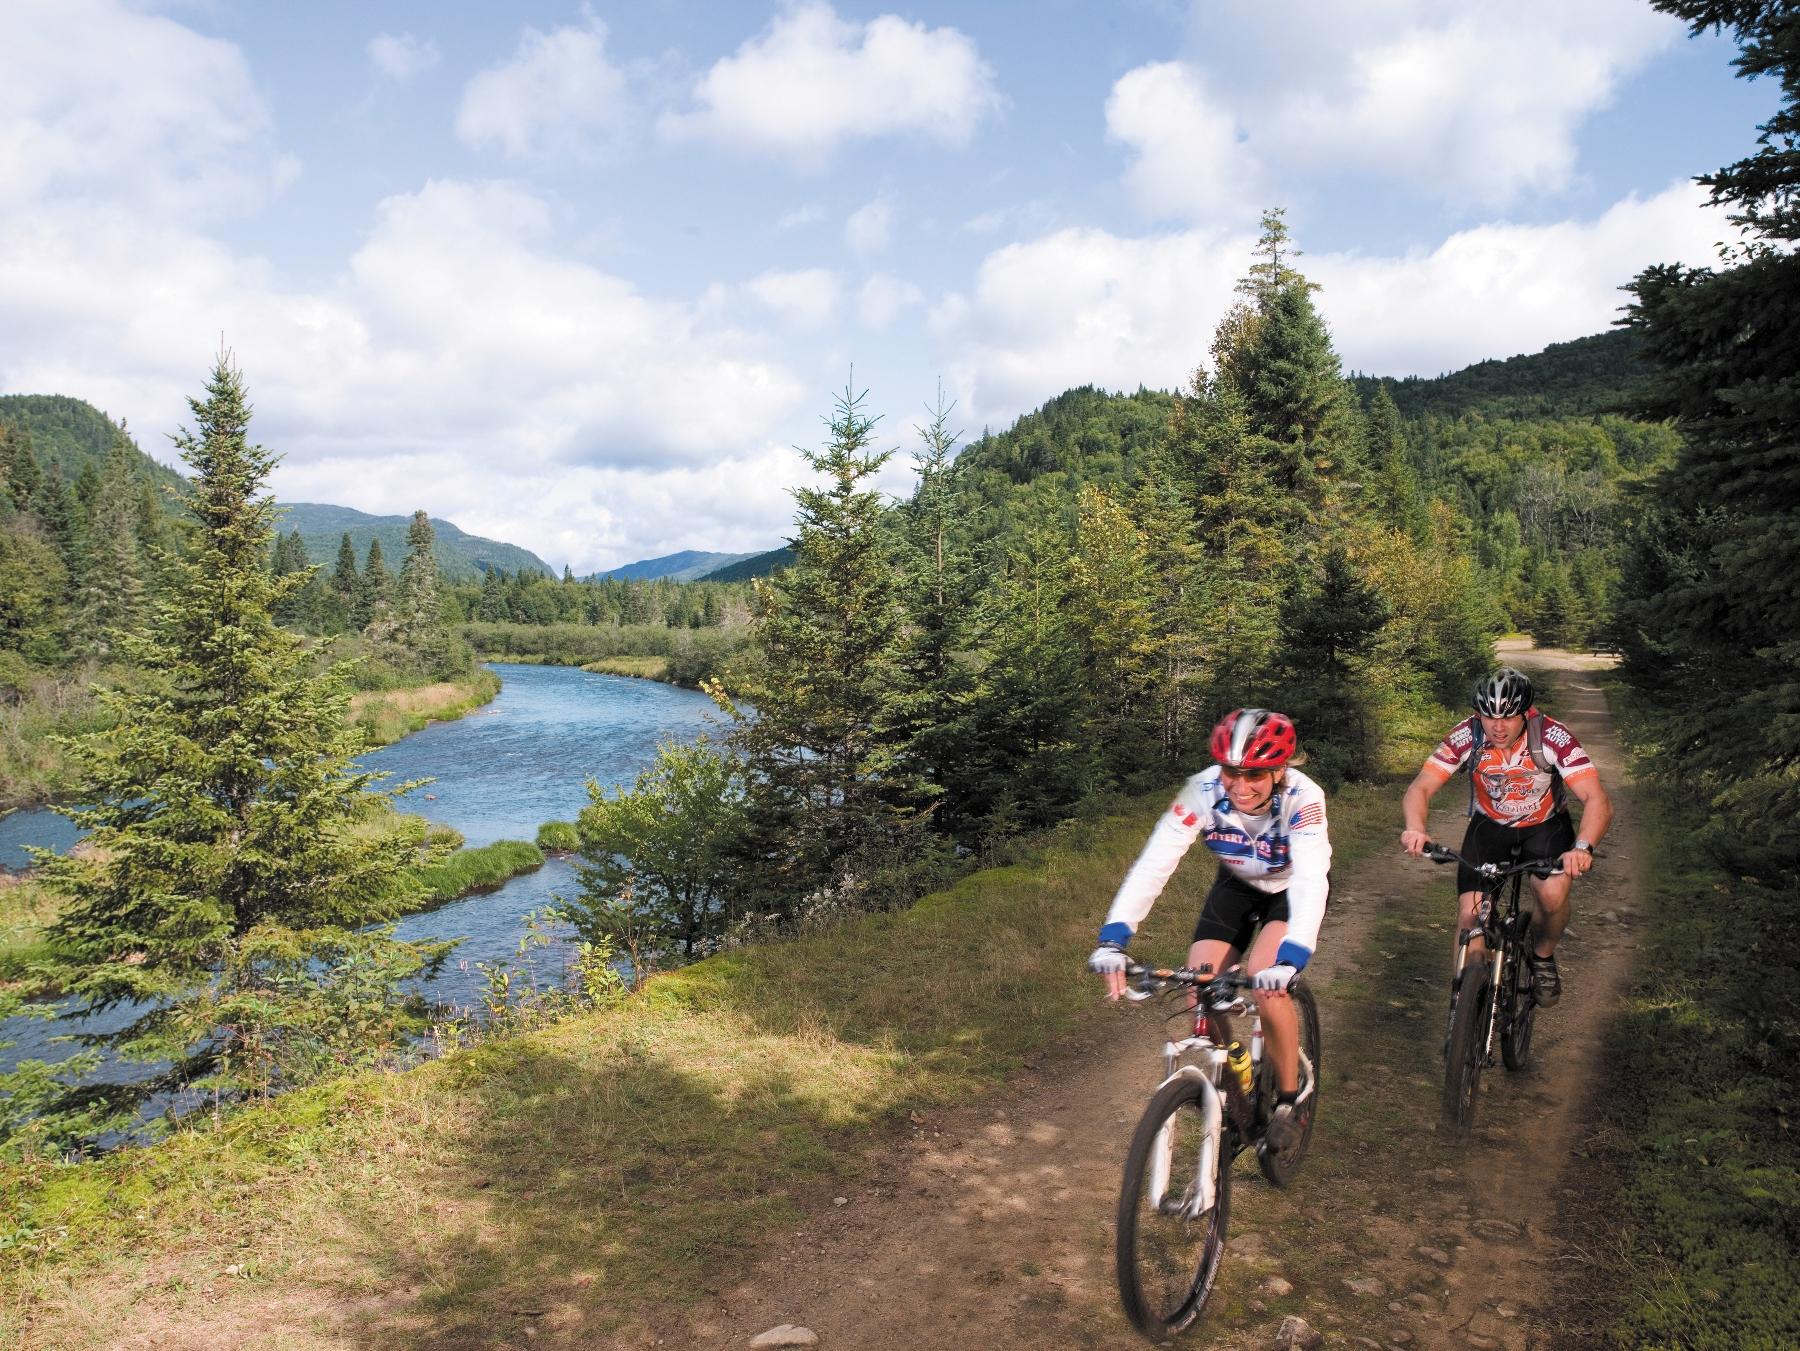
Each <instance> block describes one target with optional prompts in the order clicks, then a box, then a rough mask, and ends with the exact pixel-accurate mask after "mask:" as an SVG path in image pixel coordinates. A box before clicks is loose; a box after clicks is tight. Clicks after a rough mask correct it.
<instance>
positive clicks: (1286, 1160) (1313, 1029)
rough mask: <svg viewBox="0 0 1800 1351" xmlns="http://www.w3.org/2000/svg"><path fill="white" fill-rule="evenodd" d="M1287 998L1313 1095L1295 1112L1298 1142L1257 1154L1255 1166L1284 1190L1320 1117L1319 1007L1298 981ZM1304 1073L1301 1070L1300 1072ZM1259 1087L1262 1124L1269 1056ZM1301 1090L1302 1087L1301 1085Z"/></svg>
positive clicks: (1270, 1082)
mask: <svg viewBox="0 0 1800 1351" xmlns="http://www.w3.org/2000/svg"><path fill="white" fill-rule="evenodd" d="M1288 997H1289V998H1291V999H1292V1000H1293V1001H1294V1012H1295V1013H1297V1014H1298V1015H1299V1022H1300V1051H1301V1053H1302V1054H1303V1055H1304V1056H1305V1057H1306V1058H1307V1059H1308V1060H1310V1061H1311V1062H1312V1074H1313V1078H1312V1086H1313V1089H1312V1093H1311V1095H1310V1096H1308V1097H1307V1099H1306V1100H1305V1101H1304V1102H1302V1103H1301V1104H1300V1105H1299V1107H1298V1108H1297V1109H1296V1115H1297V1116H1298V1117H1299V1119H1300V1138H1299V1139H1298V1140H1296V1141H1294V1143H1293V1144H1291V1145H1289V1146H1288V1147H1287V1148H1286V1149H1284V1150H1282V1151H1281V1152H1280V1153H1279V1154H1278V1153H1276V1152H1275V1151H1274V1150H1272V1149H1267V1148H1264V1149H1259V1150H1257V1152H1256V1166H1257V1167H1258V1168H1260V1169H1262V1175H1263V1176H1264V1177H1266V1178H1268V1179H1269V1181H1271V1182H1273V1183H1274V1184H1275V1185H1276V1186H1277V1187H1285V1186H1287V1184H1288V1183H1289V1182H1291V1181H1293V1179H1294V1174H1295V1173H1296V1172H1298V1171H1299V1169H1300V1164H1301V1162H1302V1161H1303V1160H1304V1159H1305V1158H1306V1151H1307V1147H1308V1146H1310V1145H1311V1144H1312V1133H1313V1122H1314V1121H1315V1120H1316V1119H1317V1118H1318V1115H1319V1077H1320V1061H1319V1043H1320V1037H1319V1004H1318V1001H1317V1000H1315V999H1314V998H1313V992H1312V990H1311V989H1309V988H1308V987H1307V986H1306V985H1304V984H1302V983H1301V982H1299V981H1296V982H1294V983H1293V984H1292V985H1290V986H1289V987H1288ZM1302 1073H1304V1070H1303V1071H1302ZM1261 1077H1262V1083H1261V1087H1260V1090H1259V1092H1258V1100H1259V1102H1260V1104H1261V1109H1262V1113H1263V1117H1264V1120H1265V1121H1266V1120H1267V1118H1268V1116H1269V1114H1270V1113H1272V1112H1273V1111H1274V1110H1275V1090H1276V1082H1275V1067H1274V1066H1273V1065H1271V1064H1270V1063H1269V1056H1268V1055H1267V1054H1266V1042H1265V1054H1264V1056H1263V1063H1262V1076H1261ZM1301 1086H1302V1087H1305V1084H1304V1083H1302V1085H1301Z"/></svg>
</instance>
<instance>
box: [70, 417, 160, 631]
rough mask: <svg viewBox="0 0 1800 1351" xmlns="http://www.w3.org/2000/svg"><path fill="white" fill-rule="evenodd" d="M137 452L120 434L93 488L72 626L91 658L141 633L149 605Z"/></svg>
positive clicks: (115, 437)
mask: <svg viewBox="0 0 1800 1351" xmlns="http://www.w3.org/2000/svg"><path fill="white" fill-rule="evenodd" d="M137 461H138V452H137V450H136V448H135V447H134V446H132V444H131V443H130V442H129V441H128V440H127V439H126V438H125V434H124V433H123V432H118V433H115V435H114V437H113V443H112V447H111V448H110V449H109V450H108V451H107V454H106V461H105V464H104V466H103V468H102V470H101V472H100V475H99V478H98V485H97V487H96V488H95V490H94V502H93V509H92V512H91V513H90V519H89V524H88V547H87V560H86V562H87V568H86V575H85V576H84V577H83V579H82V582H81V603H80V607H79V611H78V620H77V628H78V630H79V632H80V634H81V639H82V642H83V644H84V645H85V647H86V649H87V650H88V651H89V652H90V653H92V654H93V655H94V656H97V657H100V658H103V659H104V658H108V657H111V656H113V655H114V654H115V652H116V650H117V648H118V645H119V643H120V642H121V640H122V639H125V638H129V637H130V636H132V635H134V634H137V633H138V632H140V631H141V629H142V627H143V625H144V622H145V620H146V619H147V617H148V616H147V611H148V606H149V598H148V596H147V595H146V592H145V586H144V565H143V559H142V556H141V554H140V552H139V550H138V542H137V519H138V501H139V497H140V492H141V485H140V483H139V481H138V473H137Z"/></svg>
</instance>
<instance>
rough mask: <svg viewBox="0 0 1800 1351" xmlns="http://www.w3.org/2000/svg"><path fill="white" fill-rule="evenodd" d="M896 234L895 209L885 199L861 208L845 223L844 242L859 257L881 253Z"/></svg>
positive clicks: (879, 198)
mask: <svg viewBox="0 0 1800 1351" xmlns="http://www.w3.org/2000/svg"><path fill="white" fill-rule="evenodd" d="M893 233H894V208H893V205H892V203H890V202H889V201H888V199H887V198H885V197H877V198H876V199H875V200H874V201H872V202H867V203H865V204H864V205H862V206H859V207H858V208H857V209H856V210H854V211H852V212H851V213H850V217H849V219H848V220H846V221H845V222H844V242H845V243H846V244H848V245H849V246H850V251H851V252H852V253H854V254H856V255H858V256H859V257H867V256H868V255H869V254H872V253H880V252H881V251H882V250H883V249H885V248H886V247H887V246H888V241H889V240H890V239H891V238H892V237H893Z"/></svg>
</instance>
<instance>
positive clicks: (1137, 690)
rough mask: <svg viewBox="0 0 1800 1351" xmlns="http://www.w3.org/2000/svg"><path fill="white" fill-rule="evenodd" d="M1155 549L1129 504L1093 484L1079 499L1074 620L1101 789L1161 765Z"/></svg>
mask: <svg viewBox="0 0 1800 1351" xmlns="http://www.w3.org/2000/svg"><path fill="white" fill-rule="evenodd" d="M1154 590H1155V588H1154V586H1153V584H1152V578H1151V574H1150V567H1149V552H1148V550H1147V548H1146V547H1145V543H1144V540H1143V537H1142V536H1141V535H1139V534H1138V531H1137V527H1136V526H1135V525H1134V524H1133V523H1132V520H1131V515H1130V513H1129V512H1128V511H1126V510H1125V508H1124V507H1123V506H1121V505H1120V504H1119V503H1117V502H1115V501H1114V500H1113V499H1112V498H1111V497H1109V496H1108V495H1107V494H1106V493H1104V492H1101V491H1100V490H1099V489H1097V488H1095V487H1093V486H1092V485H1090V486H1088V487H1086V488H1083V489H1082V491H1081V496H1080V498H1079V499H1078V502H1077V515H1076V524H1075V551H1074V553H1073V555H1072V556H1071V557H1070V559H1069V598H1068V609H1069V621H1070V623H1071V625H1072V626H1073V630H1074V633H1075V635H1076V637H1077V642H1078V655H1077V662H1076V669H1077V670H1078V671H1079V672H1080V677H1079V678H1080V689H1081V695H1082V698H1081V704H1082V730H1081V740H1082V743H1083V746H1084V749H1085V750H1086V752H1087V754H1088V756H1089V757H1090V758H1091V762H1092V763H1093V764H1094V765H1095V767H1096V772H1095V773H1094V774H1092V775H1091V776H1090V778H1091V779H1092V780H1094V781H1095V783H1096V786H1098V785H1099V784H1106V785H1107V786H1111V785H1112V784H1117V783H1120V782H1124V781H1126V780H1128V779H1129V778H1130V777H1131V776H1132V775H1133V773H1134V771H1139V770H1146V769H1150V768H1152V767H1153V766H1155V765H1156V764H1157V762H1158V760H1159V758H1160V757H1159V755H1158V750H1159V743H1160V740H1161V735H1160V733H1161V715H1160V711H1159V709H1158V706H1157V704H1156V701H1155V695H1156V690H1157V677H1158V675H1159V674H1160V670H1159V666H1160V656H1161V654H1160V652H1159V651H1158V647H1159V644H1158V642H1157V635H1156V632H1155V623H1154V614H1153V608H1152V606H1153V595H1154Z"/></svg>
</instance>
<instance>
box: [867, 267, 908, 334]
mask: <svg viewBox="0 0 1800 1351" xmlns="http://www.w3.org/2000/svg"><path fill="white" fill-rule="evenodd" d="M924 303H925V293H924V292H923V291H921V290H920V289H919V288H918V287H917V286H915V285H913V283H911V282H909V281H905V280H902V279H901V278H899V277H890V276H888V275H887V274H886V273H885V272H877V273H876V274H875V275H873V276H872V277H870V278H868V279H867V280H866V281H864V282H863V284H862V289H861V290H860V291H859V292H858V293H857V297H856V312H857V316H858V317H859V318H860V319H861V320H862V324H863V327H864V328H869V329H875V330H877V331H879V330H881V329H884V328H886V327H887V326H888V325H889V324H891V323H893V322H894V320H895V319H897V318H899V317H900V314H901V312H902V311H903V310H908V309H912V308H914V307H915V306H919V305H923V304H924Z"/></svg>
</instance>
